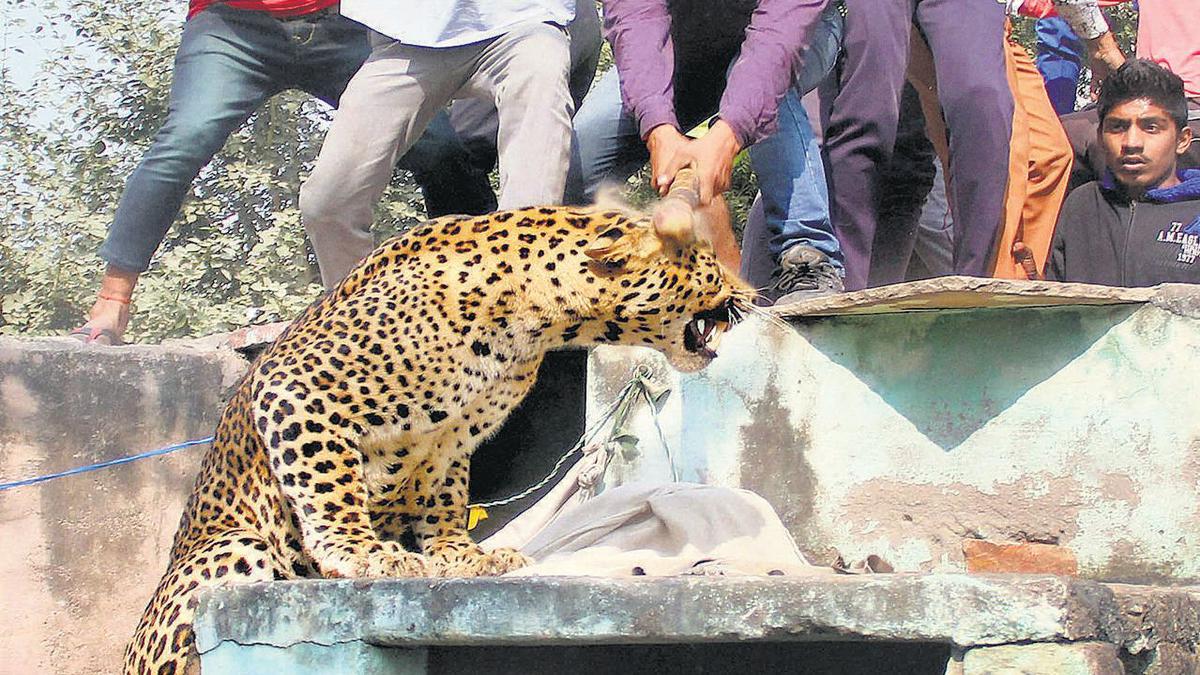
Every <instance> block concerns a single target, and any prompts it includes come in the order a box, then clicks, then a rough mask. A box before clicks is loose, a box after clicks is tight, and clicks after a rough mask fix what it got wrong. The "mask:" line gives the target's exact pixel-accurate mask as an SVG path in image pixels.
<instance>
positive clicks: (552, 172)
mask: <svg viewBox="0 0 1200 675" xmlns="http://www.w3.org/2000/svg"><path fill="white" fill-rule="evenodd" d="M372 44H373V45H374V50H373V51H372V53H371V56H370V57H369V58H368V59H367V61H366V63H364V64H363V66H362V68H361V69H360V70H359V71H358V73H357V74H355V75H354V77H353V78H352V79H351V80H350V83H349V85H347V87H346V91H345V93H344V94H342V98H341V101H340V103H339V106H338V110H337V113H336V114H335V117H334V120H333V124H332V126H330V129H329V133H328V135H327V136H326V137H325V143H324V145H322V146H321V153H320V155H319V156H318V157H317V163H316V166H315V167H314V168H313V172H312V175H311V176H310V177H309V179H308V181H307V182H306V183H305V184H304V186H303V187H302V188H301V189H300V212H301V217H302V218H303V220H304V228H305V230H307V232H308V236H309V239H310V240H311V241H312V244H313V248H314V249H315V250H316V253H317V262H318V263H319V264H320V266H321V280H322V282H324V284H325V286H326V288H332V287H333V286H334V285H336V284H337V283H338V282H339V281H341V279H342V278H343V277H345V276H346V273H348V272H349V271H350V269H351V268H352V267H353V266H354V265H355V264H356V263H358V261H359V260H361V259H362V258H363V257H365V256H366V255H367V254H368V253H370V252H371V250H372V249H373V248H374V239H373V237H372V235H371V223H372V220H373V214H374V210H375V205H376V203H377V202H378V201H379V197H380V196H381V195H382V194H383V191H384V189H385V188H386V187H387V185H388V182H389V181H390V180H391V177H392V170H393V167H394V166H395V163H396V159H397V158H398V157H400V156H401V155H403V154H404V153H405V152H407V151H408V149H409V148H410V147H412V145H413V143H415V142H416V141H417V139H418V138H419V137H420V136H421V133H422V132H423V131H424V130H425V127H426V126H427V125H428V124H429V122H430V121H431V120H432V119H433V117H434V115H435V114H437V113H438V111H440V110H441V109H442V108H444V107H445V106H446V105H447V104H448V103H449V102H450V101H452V100H454V99H456V98H468V97H473V96H478V97H487V98H490V99H491V100H494V101H495V104H496V110H497V112H498V119H499V126H500V128H499V133H498V136H497V150H498V153H499V163H500V196H499V205H500V208H501V209H511V208H519V207H523V206H532V205H536V204H557V203H559V202H560V201H561V200H562V195H563V188H564V185H565V183H566V175H567V165H568V162H569V158H570V147H571V114H572V112H573V104H572V102H571V95H570V91H569V90H568V87H567V76H568V70H569V67H570V56H569V53H568V52H569V40H568V38H567V35H566V33H565V32H564V31H563V30H562V29H561V28H558V27H556V26H553V25H550V24H543V23H536V24H527V25H523V26H519V27H517V28H514V29H513V30H511V31H509V32H507V33H505V34H503V35H501V36H499V37H496V38H493V39H491V40H486V41H484V42H480V43H476V44H470V45H464V46H461V47H446V48H429V47H410V46H405V45H402V44H400V43H398V42H396V41H394V40H390V39H388V38H386V37H383V36H380V35H378V34H374V35H373V36H372Z"/></svg>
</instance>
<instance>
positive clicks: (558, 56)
mask: <svg viewBox="0 0 1200 675" xmlns="http://www.w3.org/2000/svg"><path fill="white" fill-rule="evenodd" d="M518 37H519V39H518V40H517V41H515V42H514V45H513V53H512V56H511V57H510V59H509V60H508V63H507V64H506V72H505V78H504V79H505V80H506V81H507V82H510V83H511V85H512V86H516V87H520V88H522V89H530V88H536V89H545V90H547V91H556V92H561V93H563V94H564V95H566V94H567V89H566V83H567V76H568V73H569V71H570V67H571V56H570V49H569V47H568V43H569V40H568V38H567V35H566V33H564V32H563V30H562V29H561V28H558V27H557V26H553V25H550V24H545V23H540V24H535V25H532V26H529V27H526V28H523V29H521V32H520V34H519V36H518Z"/></svg>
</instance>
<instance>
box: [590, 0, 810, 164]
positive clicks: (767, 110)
mask: <svg viewBox="0 0 1200 675" xmlns="http://www.w3.org/2000/svg"><path fill="white" fill-rule="evenodd" d="M603 1H604V28H605V36H606V37H607V38H608V40H609V42H610V43H611V44H612V48H613V59H614V60H615V62H616V67H617V70H618V72H620V74H621V98H622V101H623V102H624V105H625V108H626V110H629V111H630V112H631V113H632V114H633V116H634V118H635V119H636V120H637V122H638V128H639V129H640V131H641V134H642V138H645V137H646V135H647V134H649V133H650V130H651V129H653V128H654V127H656V126H658V125H660V124H670V125H672V126H675V127H678V126H679V122H678V120H677V119H676V117H675V109H674V90H673V87H672V84H671V78H672V75H673V74H674V69H675V59H674V45H673V44H672V42H671V17H670V15H669V14H668V13H667V3H666V1H665V0H603ZM714 1H719V0H714ZM826 4H828V0H761V1H760V2H759V4H758V7H757V8H756V9H755V11H754V15H753V16H752V17H751V19H750V25H749V26H748V27H747V28H746V39H745V42H743V43H742V50H741V54H740V55H739V56H738V58H737V60H736V61H734V64H733V68H732V69H731V70H730V73H729V78H728V84H727V86H726V88H725V93H724V95H723V96H722V97H721V105H720V116H721V119H723V120H725V122H726V123H727V124H729V126H730V127H732V128H733V131H734V133H735V134H737V137H738V140H739V141H741V143H742V145H743V146H746V145H749V144H751V143H753V142H755V141H757V140H759V139H761V138H763V137H765V136H767V135H769V134H770V132H771V131H773V130H774V127H775V118H776V115H777V114H778V111H779V100H780V99H781V98H782V97H783V95H784V94H785V93H786V92H787V89H788V87H789V86H790V85H791V82H792V77H793V73H794V72H795V69H796V67H797V65H798V64H799V61H800V54H801V52H802V51H803V49H804V46H805V45H806V44H807V41H808V35H809V33H810V32H811V30H812V27H813V26H814V25H815V24H816V23H817V21H818V19H819V18H820V15H821V11H822V10H823V9H824V8H825V5H826Z"/></svg>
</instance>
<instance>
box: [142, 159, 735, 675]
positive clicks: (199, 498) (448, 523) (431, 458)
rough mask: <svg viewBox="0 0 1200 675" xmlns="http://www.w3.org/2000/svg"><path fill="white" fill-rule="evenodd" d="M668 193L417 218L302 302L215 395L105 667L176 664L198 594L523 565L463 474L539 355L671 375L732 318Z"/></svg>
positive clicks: (702, 245) (709, 260)
mask: <svg viewBox="0 0 1200 675" xmlns="http://www.w3.org/2000/svg"><path fill="white" fill-rule="evenodd" d="M677 182H678V181H677ZM684 195H685V196H687V193H684ZM671 198H672V195H668V196H667V198H666V199H664V200H663V201H662V202H661V204H674V205H675V206H674V207H673V208H661V209H657V210H655V211H654V213H653V214H650V213H647V212H645V211H636V210H632V209H630V208H616V207H605V206H602V205H600V206H598V205H590V206H586V207H567V206H554V207H546V206H539V207H531V208H525V209H515V210H508V211H500V212H495V213H491V214H487V215H483V216H474V217H469V216H447V217H443V218H439V219H434V220H431V221H426V222H424V223H422V224H419V225H416V226H414V227H412V228H410V229H409V230H408V231H406V232H404V233H402V234H400V235H399V236H397V237H395V238H393V239H390V240H388V241H386V242H384V243H383V244H382V245H381V246H379V247H378V248H377V249H375V251H374V252H372V253H371V254H370V255H368V256H367V257H366V258H364V259H363V260H362V261H361V262H359V264H358V265H357V266H356V267H355V268H354V269H352V270H351V272H350V273H349V274H348V275H347V276H346V277H345V279H344V280H343V281H342V282H341V283H339V284H338V285H337V286H335V287H334V288H333V289H332V290H331V291H329V292H328V293H327V294H325V295H324V296H323V297H321V298H319V299H317V300H315V301H314V302H313V303H312V304H311V305H310V306H308V307H307V308H306V309H305V310H304V311H303V312H302V313H301V314H300V316H299V317H298V318H297V319H295V320H294V321H293V322H292V323H291V324H290V325H289V327H288V328H286V329H285V330H284V332H283V333H282V334H281V335H280V336H279V337H278V338H277V339H276V340H275V341H274V342H273V343H272V344H271V345H270V346H269V347H268V348H266V349H265V350H264V351H263V353H262V354H260V355H259V357H258V358H257V360H256V361H255V362H254V363H253V364H252V366H251V367H250V369H249V370H248V372H247V373H246V375H245V376H244V377H243V379H242V380H241V381H240V382H239V384H237V385H236V387H235V389H234V390H233V392H232V394H231V395H230V396H229V399H228V402H227V404H226V406H225V407H224V409H223V411H222V413H221V415H220V418H219V421H218V423H217V427H216V430H215V433H214V435H213V440H212V442H211V443H210V445H209V447H208V449H207V450H206V452H205V455H204V457H203V459H202V461H201V466H200V470H199V474H198V476H197V478H196V481H195V485H194V489H193V491H192V493H191V495H190V497H189V499H188V501H187V503H186V505H185V508H184V512H183V515H182V518H181V520H180V524H179V527H178V530H177V531H176V534H175V537H174V540H173V543H172V546H171V551H170V558H169V563H168V566H167V570H166V572H165V574H164V575H163V577H162V579H161V581H160V583H159V584H158V586H157V588H156V590H155V591H154V593H153V595H152V597H151V599H150V601H149V603H148V605H147V606H146V609H145V612H144V614H143V615H142V618H141V620H140V622H139V624H138V626H137V628H136V631H135V633H134V635H133V638H132V639H131V641H130V642H129V644H128V647H127V649H126V651H125V667H124V672H125V673H126V674H127V675H134V674H139V675H140V674H146V673H155V674H159V675H169V674H172V673H198V672H199V670H200V666H199V655H198V652H197V649H196V644H195V635H194V633H193V630H192V622H193V619H194V617H195V612H196V608H197V605H198V602H199V594H200V593H201V591H203V590H205V589H208V588H212V587H216V586H223V585H232V584H247V583H254V582H268V581H276V580H291V579H301V578H384V577H414V576H431V577H472V576H490V575H499V574H503V573H505V572H508V571H511V570H514V569H518V568H520V567H522V566H524V565H527V564H528V563H529V562H530V561H529V559H528V558H526V556H524V555H523V554H522V553H520V552H519V551H517V550H514V549H506V548H500V549H496V550H491V551H485V550H484V549H482V548H481V547H480V546H479V545H478V544H477V543H475V542H474V541H473V540H472V538H471V535H470V533H469V532H468V531H467V505H468V475H469V470H470V457H471V454H472V452H473V451H474V450H475V448H476V447H477V446H479V444H480V443H481V442H482V441H484V440H486V439H487V438H488V437H489V436H490V435H492V434H494V433H495V432H496V431H497V430H498V428H499V426H500V425H501V424H502V423H503V422H504V420H505V419H506V417H507V416H508V415H509V414H510V413H511V412H512V410H513V409H514V408H515V407H516V406H517V405H518V404H519V403H520V402H521V401H522V399H523V398H524V397H525V396H526V394H528V393H529V391H530V388H531V387H533V385H534V383H535V381H536V378H537V373H538V368H539V366H540V364H541V363H542V360H543V358H544V356H545V354H546V352H547V351H550V350H554V349H560V348H569V347H587V346H590V345H604V344H622V345H640V346H645V347H649V348H652V349H655V350H658V351H659V352H661V353H662V354H664V355H665V357H666V360H667V361H668V362H669V363H670V364H671V365H672V366H673V367H674V368H676V369H678V370H680V371H684V372H692V371H696V370H699V369H701V368H703V367H705V366H706V365H708V363H710V362H711V361H712V359H713V358H715V357H716V344H717V341H718V339H719V338H720V336H721V335H723V334H724V333H725V332H726V331H728V330H729V328H730V327H731V326H732V325H734V324H735V323H737V322H738V321H739V320H741V319H742V318H743V316H744V315H745V313H746V312H749V311H752V310H753V301H754V298H755V293H754V291H753V289H751V288H750V287H749V286H748V285H747V284H745V283H744V282H742V281H741V280H740V279H739V278H738V276H737V274H736V273H735V272H733V271H731V270H729V269H727V268H726V267H724V266H723V265H722V264H721V263H720V262H719V261H718V260H717V258H716V256H715V254H714V251H713V247H712V245H711V243H710V241H709V240H708V238H706V237H705V236H704V228H703V227H702V220H701V219H700V218H698V217H697V214H698V213H700V212H699V211H693V210H692V209H691V207H692V206H694V201H695V199H694V195H693V196H692V200H691V201H690V202H689V201H687V200H679V199H676V201H675V202H671V201H670V199H671ZM663 214H666V215H663ZM406 537H407V539H406ZM404 541H407V542H408V545H407V546H405V545H404V544H403V543H402V542H404Z"/></svg>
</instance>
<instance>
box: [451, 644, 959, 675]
mask: <svg viewBox="0 0 1200 675" xmlns="http://www.w3.org/2000/svg"><path fill="white" fill-rule="evenodd" d="M949 658H950V647H949V646H948V645H940V644H922V643H864V642H855V643H850V642H840V643H839V642H816V643H813V642H808V643H800V642H773V643H744V642H743V643H724V644H721V643H718V644H682V645H611V646H594V647H558V646H544V647H504V648H497V647H494V646H492V647H444V648H443V647H439V648H433V649H430V650H429V668H428V672H429V673H430V674H431V675H432V674H438V675H441V674H443V673H444V674H447V675H448V674H450V673H491V674H492V675H506V674H512V675H516V674H518V673H519V674H521V675H525V674H526V673H571V674H572V675H609V674H610V673H622V675H642V674H644V675H663V674H664V673H713V674H718V673H720V674H724V673H743V674H750V673H805V674H806V675H864V674H867V673H870V674H871V675H943V674H944V673H945V672H946V662H947V660H948V659H949Z"/></svg>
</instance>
